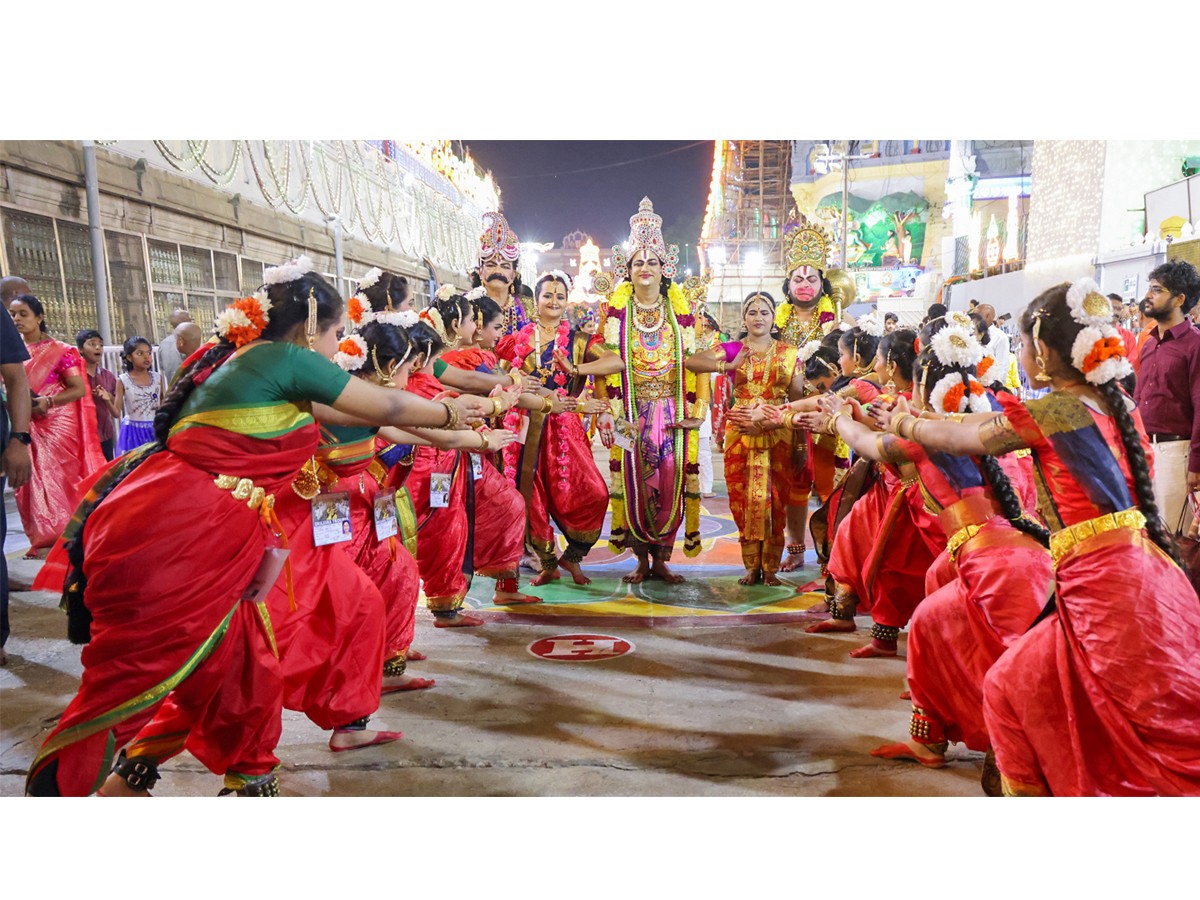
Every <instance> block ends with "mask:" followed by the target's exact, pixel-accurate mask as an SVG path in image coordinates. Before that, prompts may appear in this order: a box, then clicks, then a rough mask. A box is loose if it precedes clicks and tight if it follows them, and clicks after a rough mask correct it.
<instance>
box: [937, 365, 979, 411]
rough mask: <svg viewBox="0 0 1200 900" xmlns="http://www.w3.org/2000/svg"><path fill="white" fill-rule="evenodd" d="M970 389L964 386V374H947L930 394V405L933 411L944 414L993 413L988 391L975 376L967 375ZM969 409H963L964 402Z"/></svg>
mask: <svg viewBox="0 0 1200 900" xmlns="http://www.w3.org/2000/svg"><path fill="white" fill-rule="evenodd" d="M967 379H968V382H969V385H970V386H969V387H968V386H967V385H965V384H963V373H962V372H947V373H946V374H945V375H943V376H942V378H941V380H940V381H938V383H937V384H935V385H934V386H933V390H932V391H930V392H929V405H930V407H931V408H932V409H934V410H936V411H938V412H943V413H960V412H973V413H983V412H991V411H992V405H991V404H990V403H989V402H988V399H987V391H985V390H984V389H983V385H982V384H980V383H979V382H978V381H977V380H976V379H975V378H974V377H973V376H971V375H970V374H967ZM964 399H965V400H966V401H967V408H966V409H965V410H964V409H963V400H964Z"/></svg>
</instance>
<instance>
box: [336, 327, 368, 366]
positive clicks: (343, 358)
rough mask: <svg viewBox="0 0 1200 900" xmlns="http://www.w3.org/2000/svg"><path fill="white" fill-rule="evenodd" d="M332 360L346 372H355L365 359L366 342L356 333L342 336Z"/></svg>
mask: <svg viewBox="0 0 1200 900" xmlns="http://www.w3.org/2000/svg"><path fill="white" fill-rule="evenodd" d="M333 361H334V362H335V363H336V364H337V365H338V366H340V367H341V368H343V369H345V370H346V371H347V372H356V371H358V370H359V369H360V368H362V365H363V363H365V362H366V361H367V342H366V341H364V340H363V339H362V338H361V337H359V336H358V335H357V334H352V335H350V336H349V337H346V338H343V339H342V340H341V341H340V342H339V343H338V348H337V353H335V354H333Z"/></svg>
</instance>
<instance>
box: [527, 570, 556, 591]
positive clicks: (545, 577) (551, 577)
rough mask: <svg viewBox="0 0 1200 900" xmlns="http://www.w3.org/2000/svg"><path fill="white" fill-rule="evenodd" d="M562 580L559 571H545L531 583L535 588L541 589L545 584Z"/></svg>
mask: <svg viewBox="0 0 1200 900" xmlns="http://www.w3.org/2000/svg"><path fill="white" fill-rule="evenodd" d="M560 578H562V576H561V575H559V574H558V569H543V570H542V571H541V572H539V573H538V574H537V576H536V577H535V578H534V579H533V581H531V582H529V583H530V584H532V585H533V586H534V587H541V586H542V585H543V584H549V583H550V582H551V581H558V579H560Z"/></svg>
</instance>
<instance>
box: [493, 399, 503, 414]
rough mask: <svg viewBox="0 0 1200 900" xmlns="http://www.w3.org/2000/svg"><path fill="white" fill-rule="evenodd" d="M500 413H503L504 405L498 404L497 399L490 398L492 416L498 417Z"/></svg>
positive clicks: (498, 400)
mask: <svg viewBox="0 0 1200 900" xmlns="http://www.w3.org/2000/svg"><path fill="white" fill-rule="evenodd" d="M502 412H504V404H503V403H501V402H500V398H499V397H493V398H492V415H493V416H498V415H500V413H502Z"/></svg>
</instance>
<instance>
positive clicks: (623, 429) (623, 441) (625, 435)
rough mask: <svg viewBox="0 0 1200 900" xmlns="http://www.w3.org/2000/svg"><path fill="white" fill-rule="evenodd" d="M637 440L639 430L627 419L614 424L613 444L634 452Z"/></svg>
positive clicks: (616, 421)
mask: <svg viewBox="0 0 1200 900" xmlns="http://www.w3.org/2000/svg"><path fill="white" fill-rule="evenodd" d="M636 438H637V430H636V429H635V428H634V427H633V425H631V424H630V423H629V420H627V419H617V420H615V421H614V422H613V443H614V444H616V445H617V446H618V447H620V448H621V449H622V450H625V451H628V452H630V453H632V452H633V442H634V440H636Z"/></svg>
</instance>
